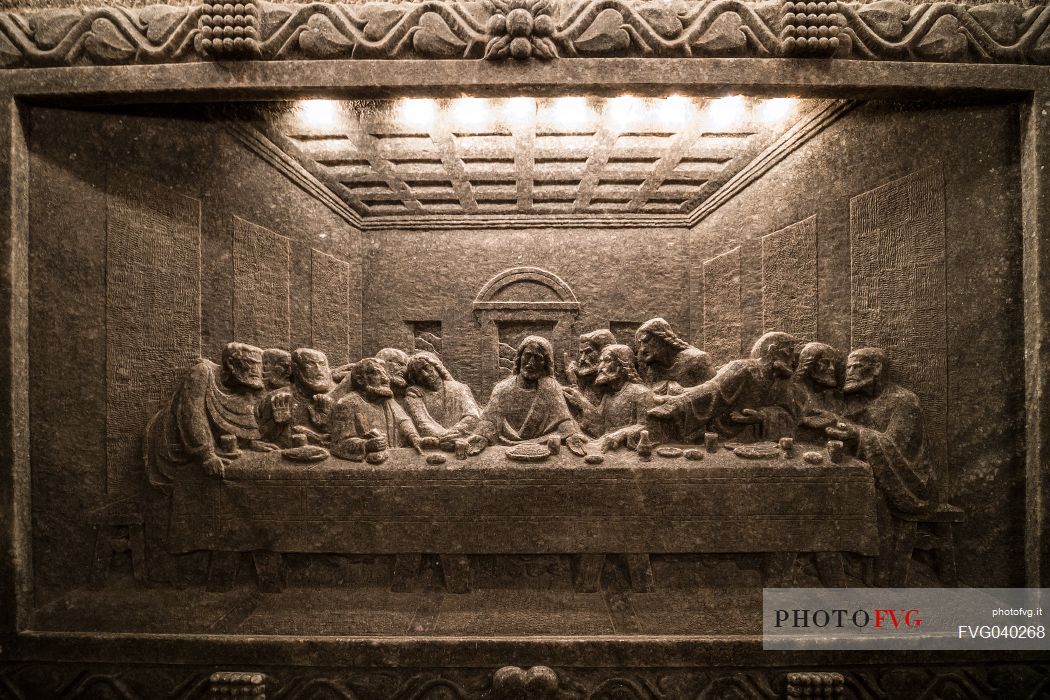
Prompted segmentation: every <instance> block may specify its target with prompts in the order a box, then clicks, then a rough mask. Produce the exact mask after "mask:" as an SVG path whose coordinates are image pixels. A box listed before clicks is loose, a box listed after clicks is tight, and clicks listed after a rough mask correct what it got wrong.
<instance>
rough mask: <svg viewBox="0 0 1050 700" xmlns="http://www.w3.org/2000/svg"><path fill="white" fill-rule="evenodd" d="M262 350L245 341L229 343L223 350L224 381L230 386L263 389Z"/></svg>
mask: <svg viewBox="0 0 1050 700" xmlns="http://www.w3.org/2000/svg"><path fill="white" fill-rule="evenodd" d="M262 364H263V361H262V350H261V349H260V348H257V347H255V346H254V345H246V344H244V343H227V344H226V347H225V348H223V350H222V374H223V383H225V384H226V385H227V386H229V387H230V388H235V387H236V386H244V387H248V388H249V389H263V388H265V386H266V384H265V383H264V382H263V371H262Z"/></svg>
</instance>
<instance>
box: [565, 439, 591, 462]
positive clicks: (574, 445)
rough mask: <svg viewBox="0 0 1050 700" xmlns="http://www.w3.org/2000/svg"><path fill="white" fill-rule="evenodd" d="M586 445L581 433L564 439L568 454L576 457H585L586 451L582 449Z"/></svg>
mask: <svg viewBox="0 0 1050 700" xmlns="http://www.w3.org/2000/svg"><path fill="white" fill-rule="evenodd" d="M586 444H587V438H585V437H584V436H583V434H582V433H575V434H573V435H570V436H569V437H567V438H565V446H566V447H567V448H569V452H572V453H573V454H574V455H576V456H577V457H586V456H587V450H586V449H584V447H583V446H584V445H586Z"/></svg>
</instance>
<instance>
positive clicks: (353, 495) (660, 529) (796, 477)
mask: <svg viewBox="0 0 1050 700" xmlns="http://www.w3.org/2000/svg"><path fill="white" fill-rule="evenodd" d="M171 515H172V518H171V531H170V533H169V534H170V537H169V545H170V548H171V549H172V551H191V550H198V549H210V550H225V551H250V550H269V551H276V552H341V553H388V554H395V553H413V552H414V553H419V552H431V553H518V554H532V553H609V552H647V553H672V552H678V553H682V552H782V551H797V552H824V551H853V552H859V553H863V554H869V555H873V554H876V553H877V530H876V524H875V487H874V482H873V479H872V475H871V470H870V468H869V467H868V466H867V465H866V464H864V463H862V462H857V461H848V462H845V463H842V464H825V465H820V466H812V465H809V464H805V463H803V462H802V461H801V460H799V459H792V460H784V459H774V460H765V461H763V460H754V461H751V460H742V459H740V458H738V457H736V456H734V455H733V454H731V453H730V452H727V451H721V452H719V453H717V454H707V455H706V458H705V459H704V460H703V461H699V462H691V461H687V460H685V459H682V458H679V459H665V458H661V457H658V456H654V457H653V461H651V462H648V463H645V462H641V461H640V460H639V459H638V456H637V455H636V454H634V453H633V452H619V453H611V454H609V455H606V459H605V462H604V464H601V465H588V464H585V463H584V461H583V460H582V459H579V458H577V457H574V456H573V455H571V454H568V453H567V452H565V451H564V450H563V451H562V453H561V454H559V455H556V456H553V457H551V458H550V459H549V460H548V461H546V462H544V463H541V464H520V463H516V462H511V461H509V460H508V459H507V458H506V457H505V455H504V454H503V448H490V449H488V450H486V451H485V452H484V453H482V455H480V456H479V457H474V458H470V459H467V460H465V461H461V460H457V459H455V457H454V456H452V455H449V461H448V463H447V464H444V465H439V466H430V465H427V464H426V462H425V461H424V459H423V457H420V456H419V455H418V454H416V453H415V452H413V451H412V450H408V449H399V450H392V451H391V455H390V459H389V460H388V461H387V462H386V463H385V464H382V465H378V466H372V465H369V464H365V463H355V462H349V461H344V460H339V459H327V460H325V461H323V462H319V463H315V464H297V463H293V462H288V461H286V460H283V459H282V458H281V457H280V456H279V455H278V454H276V453H274V454H269V455H245V456H242V457H241V458H240V459H238V460H236V461H234V462H233V463H232V464H231V466H230V467H229V468H228V470H227V474H226V478H225V479H223V480H220V479H216V478H209V477H206V476H204V475H203V474H201V473H199V472H191V471H188V472H187V474H186V475H185V476H184V478H181V479H179V480H178V482H177V484H176V487H175V491H174V494H173V500H172V514H171Z"/></svg>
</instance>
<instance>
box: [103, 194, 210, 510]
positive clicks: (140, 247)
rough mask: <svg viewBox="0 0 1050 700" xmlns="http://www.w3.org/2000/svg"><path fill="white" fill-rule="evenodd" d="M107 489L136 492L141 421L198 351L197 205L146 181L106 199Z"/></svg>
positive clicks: (111, 492)
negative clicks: (131, 468)
mask: <svg viewBox="0 0 1050 700" xmlns="http://www.w3.org/2000/svg"><path fill="white" fill-rule="evenodd" d="M105 333H106V396H107V401H106V406H107V411H106V448H107V459H106V464H107V470H106V476H107V478H106V491H107V493H108V494H109V495H110V497H112V498H116V497H119V496H124V495H128V492H129V491H131V490H133V488H134V484H133V483H129V482H131V476H132V475H131V474H130V473H129V470H128V468H127V466H128V465H129V464H137V463H138V462H139V460H140V454H141V449H140V445H141V436H142V416H143V415H152V414H153V413H154V412H155V411H157V410H158V409H159V408H160V407H161V406H162V404H163V402H164V400H165V399H166V398H167V397H169V396H170V395H171V392H172V390H173V389H174V387H175V383H176V382H177V381H178V375H179V373H180V369H179V368H180V367H185V366H187V365H188V364H190V363H192V362H193V361H194V360H195V359H196V358H198V357H200V351H201V232H200V201H199V200H196V199H193V198H190V197H185V196H183V195H179V194H176V193H174V192H172V191H170V190H168V189H166V188H163V187H158V186H157V185H155V184H154V183H152V182H149V181H147V180H141V179H138V180H131V181H126V182H122V181H119V180H118V181H116V182H111V183H110V187H109V192H108V193H107V197H106V328H105Z"/></svg>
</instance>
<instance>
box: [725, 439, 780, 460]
mask: <svg viewBox="0 0 1050 700" xmlns="http://www.w3.org/2000/svg"><path fill="white" fill-rule="evenodd" d="M733 454H735V455H736V456H737V457H740V458H741V459H776V458H777V457H779V456H780V448H779V447H778V446H777V444H776V443H775V442H756V443H754V444H751V445H740V446H738V447H735V448H733Z"/></svg>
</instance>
